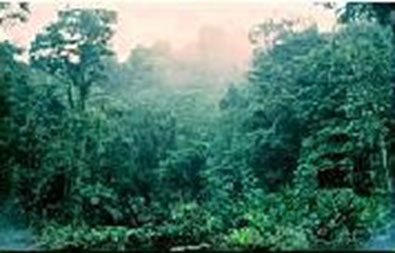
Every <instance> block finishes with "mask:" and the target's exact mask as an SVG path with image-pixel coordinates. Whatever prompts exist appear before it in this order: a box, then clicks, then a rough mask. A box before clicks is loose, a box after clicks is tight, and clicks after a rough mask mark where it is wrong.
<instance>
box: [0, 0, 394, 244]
mask: <svg viewBox="0 0 395 253" xmlns="http://www.w3.org/2000/svg"><path fill="white" fill-rule="evenodd" d="M3 9H4V10H3ZM5 9H6V6H4V7H3V6H2V5H0V13H1V11H2V10H3V11H5ZM362 9H363V8H362ZM362 11H363V10H362ZM354 12H355V11H354ZM354 12H352V13H354ZM349 15H351V14H349ZM368 17H369V18H370V17H371V16H370V15H368ZM115 22H116V13H113V12H110V11H107V10H91V9H89V10H88V9H69V10H66V11H61V12H59V17H58V20H57V21H55V22H53V23H51V24H49V25H48V26H47V27H46V28H45V29H44V30H43V31H42V32H41V33H39V34H37V36H36V38H35V40H34V41H33V42H32V44H31V47H30V50H29V52H28V53H29V62H28V63H22V62H20V61H17V60H15V56H18V55H19V54H21V53H22V52H21V50H20V49H18V48H16V47H15V46H14V45H12V44H10V43H9V42H3V43H1V44H0V162H1V166H0V199H1V201H4V203H9V202H5V201H6V200H7V201H9V199H11V200H12V202H13V205H15V206H17V207H19V208H20V209H21V211H22V212H23V214H24V215H25V216H26V217H27V218H28V220H29V225H30V226H31V228H32V229H33V231H34V234H35V235H36V236H35V238H36V245H37V247H43V248H64V247H78V248H91V249H92V248H93V249H97V248H102V249H113V250H122V249H136V248H138V249H152V248H154V249H155V248H158V249H163V248H171V247H176V246H186V245H195V246H196V245H201V247H204V248H207V247H210V248H214V249H230V248H231V249H235V248H237V249H252V248H265V249H282V250H285V249H306V248H353V247H357V248H358V247H364V245H365V243H366V242H367V241H368V240H369V238H371V237H373V236H374V235H375V234H376V232H377V231H378V230H379V229H385V228H387V227H389V226H390V225H391V224H392V219H391V216H390V214H391V212H390V206H389V203H390V199H391V196H392V195H393V187H392V183H393V179H392V178H393V176H392V167H393V166H394V165H393V162H391V161H392V160H393V159H394V155H393V152H390V150H391V141H390V140H391V136H392V135H393V134H392V131H393V130H392V124H393V123H391V104H392V103H393V101H394V98H393V95H392V90H391V80H392V76H393V67H392V66H393V65H392V62H391V60H392V56H393V52H394V43H393V39H392V38H393V32H392V30H391V26H390V25H388V24H385V23H383V22H376V21H375V20H370V19H368V20H366V19H364V18H355V19H353V21H349V23H347V24H344V25H342V26H339V28H338V29H337V31H336V32H333V33H320V32H319V31H318V29H317V27H314V26H313V27H308V28H306V29H304V30H302V31H296V29H293V28H294V24H292V23H281V22H279V23H276V22H268V23H265V24H264V25H262V26H259V27H260V29H261V30H256V31H255V32H254V36H256V38H254V39H253V40H254V42H255V43H256V44H255V51H254V54H253V59H252V61H251V65H250V67H249V70H248V72H247V73H245V76H244V78H241V80H236V79H235V80H234V81H233V82H232V83H231V84H229V85H227V86H226V90H225V92H222V93H221V92H220V91H218V89H215V88H212V86H214V85H215V84H216V83H215V82H218V79H213V78H212V79H210V75H205V76H203V77H201V76H199V77H200V78H191V77H188V78H185V82H186V83H182V81H181V82H180V80H177V81H175V83H173V82H172V80H173V79H174V76H173V75H176V74H177V73H180V71H179V72H177V68H179V67H180V66H181V65H182V64H180V63H179V62H177V60H175V59H173V58H172V57H171V55H170V53H169V52H168V51H166V48H165V49H163V48H160V47H159V48H155V47H153V48H144V47H138V48H136V49H134V50H133V51H132V53H131V56H130V58H129V59H128V60H127V61H126V62H125V63H118V62H117V61H116V59H115V58H114V56H113V52H112V49H111V44H110V39H111V37H112V35H113V33H114V31H113V25H114V24H115ZM273 34H275V35H276V36H271V35H273ZM258 37H263V40H267V38H269V37H270V38H274V39H273V41H271V43H270V45H268V44H266V45H261V44H259V43H258V42H257V41H258V40H259V38H258ZM169 73H173V74H169ZM174 73H176V74H174ZM191 73H192V71H191ZM191 75H192V74H191ZM214 90H215V92H216V93H215V92H214ZM213 92H214V93H215V94H214V95H213V94H212V93H213ZM0 246H1V245H0ZM196 247H199V246H196Z"/></svg>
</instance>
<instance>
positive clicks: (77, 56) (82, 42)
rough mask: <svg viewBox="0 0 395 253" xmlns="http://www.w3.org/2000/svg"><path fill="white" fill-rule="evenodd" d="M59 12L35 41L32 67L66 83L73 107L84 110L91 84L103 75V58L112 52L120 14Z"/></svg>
mask: <svg viewBox="0 0 395 253" xmlns="http://www.w3.org/2000/svg"><path fill="white" fill-rule="evenodd" d="M58 15H59V19H58V21H56V22H55V23H52V24H51V25H49V26H48V27H47V28H46V29H45V31H44V32H43V33H41V34H39V35H37V36H36V38H35V40H34V42H33V43H32V46H31V49H30V58H31V62H32V66H33V67H37V68H41V69H43V70H45V71H46V72H48V73H50V74H53V75H55V76H57V77H58V78H60V79H61V80H62V82H64V83H66V84H67V99H68V102H69V105H70V107H71V108H74V107H75V106H77V107H78V108H80V109H81V110H84V108H85V104H86V100H87V98H88V95H89V91H90V88H91V86H92V85H93V84H94V83H95V82H97V81H98V80H100V79H101V78H103V76H102V75H101V69H102V68H103V64H102V59H103V57H105V56H109V55H111V54H112V51H111V49H110V47H109V43H110V39H111V37H112V35H113V27H112V25H113V24H114V23H115V22H116V14H115V13H114V12H112V11H108V10H104V9H71V10H66V11H60V12H59V14H58ZM74 89H76V90H77V94H76V95H75V92H74Z"/></svg>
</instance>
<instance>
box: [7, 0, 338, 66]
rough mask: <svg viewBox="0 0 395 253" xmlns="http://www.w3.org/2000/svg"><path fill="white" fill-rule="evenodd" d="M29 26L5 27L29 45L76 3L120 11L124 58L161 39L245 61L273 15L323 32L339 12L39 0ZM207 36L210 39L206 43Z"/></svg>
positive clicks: (173, 0) (235, 4)
mask: <svg viewBox="0 0 395 253" xmlns="http://www.w3.org/2000/svg"><path fill="white" fill-rule="evenodd" d="M30 6H31V14H30V16H29V21H28V22H27V23H26V24H18V25H16V26H12V27H6V28H5V29H4V28H3V31H1V32H0V39H1V37H3V38H4V37H7V38H8V39H10V40H12V41H13V42H14V43H17V44H18V45H20V46H23V47H28V45H29V43H30V41H31V40H32V39H33V38H34V36H35V34H37V33H38V32H39V31H41V30H42V29H43V28H44V27H45V26H46V25H48V24H49V23H50V22H53V21H55V20H56V13H57V11H58V10H60V9H64V8H72V7H86V8H98V7H103V8H108V9H112V10H115V11H116V12H117V13H118V21H117V24H116V27H115V35H114V37H113V40H112V45H113V49H114V50H115V52H116V54H117V57H118V59H119V60H120V61H124V60H125V59H127V57H128V56H129V53H130V50H131V49H132V48H134V47H136V45H139V44H140V45H145V46H150V45H153V44H155V43H156V42H158V41H162V42H166V43H168V44H169V45H170V46H171V49H172V51H174V54H176V55H178V56H180V57H184V58H188V57H189V58H194V57H195V56H196V55H198V54H199V46H201V44H202V43H203V44H204V43H206V44H207V43H209V44H210V43H211V44H213V45H214V47H213V48H214V49H213V50H217V51H218V52H219V54H221V57H222V59H223V61H224V62H227V63H229V64H230V63H235V64H236V63H237V62H238V63H245V62H246V61H248V59H249V58H250V56H251V51H252V50H251V45H250V43H249V40H248V32H249V30H250V29H251V27H252V26H253V25H254V24H259V23H262V22H263V21H264V20H265V19H268V18H276V19H279V18H296V17H298V18H304V19H309V20H311V21H312V22H315V23H317V24H318V25H319V27H320V28H321V29H323V30H329V29H331V27H332V25H333V24H334V13H333V11H328V10H324V9H323V8H322V7H319V6H316V5H314V4H313V3H312V2H304V1H292V3H290V1H288V2H286V1H281V0H280V1H262V0H261V1H254V0H247V1H241V0H217V1H199V0H167V1H164V0H162V1H159V0H145V1H141V0H140V1H137V0H129V1H126V0H124V1H111V2H110V1H97V0H96V1H94V0H88V1H84V2H83V3H81V2H80V3H79V2H78V1H68V2H67V1H48V0H47V1H38V2H34V3H31V4H30ZM202 40H206V41H202Z"/></svg>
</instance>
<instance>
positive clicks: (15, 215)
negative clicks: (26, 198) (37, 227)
mask: <svg viewBox="0 0 395 253" xmlns="http://www.w3.org/2000/svg"><path fill="white" fill-rule="evenodd" d="M0 206H1V207H2V208H1V209H0V250H28V249H34V236H33V232H32V231H31V229H29V227H28V225H27V223H26V220H25V218H24V216H23V215H22V214H21V212H20V211H19V209H18V208H17V207H16V205H15V204H13V203H12V201H10V200H9V199H6V200H1V201H0Z"/></svg>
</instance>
